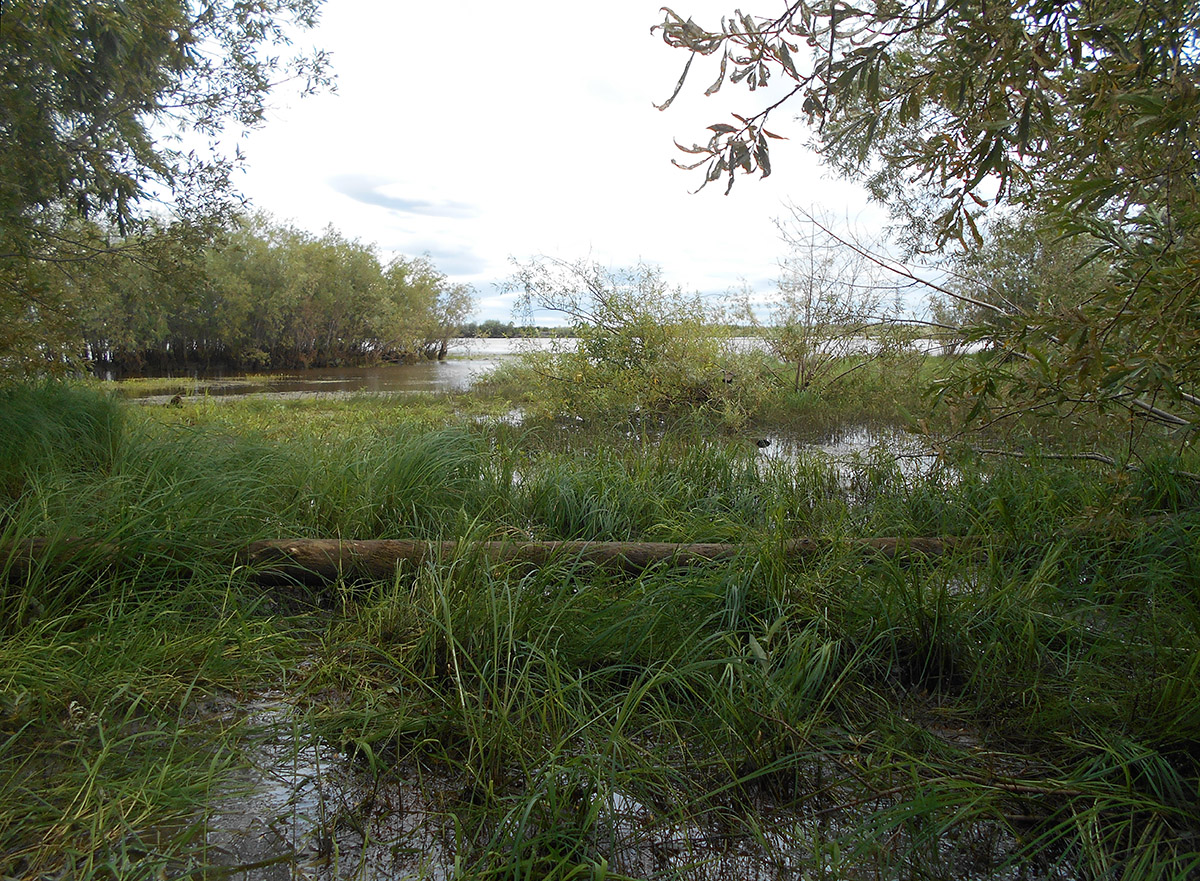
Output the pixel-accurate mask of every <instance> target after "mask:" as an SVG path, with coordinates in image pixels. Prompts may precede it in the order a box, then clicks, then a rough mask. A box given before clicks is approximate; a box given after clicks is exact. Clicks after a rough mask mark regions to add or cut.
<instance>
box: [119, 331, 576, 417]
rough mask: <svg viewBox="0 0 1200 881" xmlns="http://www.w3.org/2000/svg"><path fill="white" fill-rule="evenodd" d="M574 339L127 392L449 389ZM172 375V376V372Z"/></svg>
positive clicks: (484, 342)
mask: <svg viewBox="0 0 1200 881" xmlns="http://www.w3.org/2000/svg"><path fill="white" fill-rule="evenodd" d="M573 342H574V341H573V340H549V339H528V340H525V339H460V340H454V341H453V342H452V343H451V345H450V349H449V355H450V357H448V358H447V359H446V360H445V361H421V362H418V363H416V364H382V365H378V366H375V367H314V368H310V369H307V370H294V371H276V372H272V373H264V374H228V375H227V374H222V373H220V372H214V373H204V372H199V371H197V372H195V373H192V374H190V375H187V376H180V377H178V379H179V385H178V386H177V387H172V386H170V385H167V386H166V387H165V388H164V386H163V384H159V383H156V384H155V385H154V386H153V387H151V388H149V389H147V390H145V391H143V390H139V389H138V387H137V386H136V385H126V386H122V392H123V393H124V394H126V395H128V396H130V397H133V398H137V399H139V400H142V401H143V402H145V403H166V402H167V401H169V400H170V399H171V398H172V397H173V396H174V395H176V394H180V395H184V396H187V395H202V396H211V397H224V396H230V395H251V394H258V395H263V394H265V395H270V396H272V397H280V398H289V397H312V396H314V395H345V394H358V393H365V394H383V393H413V392H425V393H441V394H445V393H449V392H462V391H466V390H467V389H469V388H471V386H472V385H473V384H474V383H475V382H476V380H478V379H479V377H481V376H483V375H485V374H487V373H489V372H490V371H492V370H494V369H495V368H496V367H497V366H498V365H499V364H500V363H501V362H502V361H503V360H504V359H505V358H510V357H513V356H515V355H518V354H520V353H521V352H525V351H529V350H534V349H541V350H546V349H549V348H550V347H551V346H559V347H562V346H564V345H565V346H568V347H569V346H570V345H571V344H572V343H573ZM168 378H170V377H168Z"/></svg>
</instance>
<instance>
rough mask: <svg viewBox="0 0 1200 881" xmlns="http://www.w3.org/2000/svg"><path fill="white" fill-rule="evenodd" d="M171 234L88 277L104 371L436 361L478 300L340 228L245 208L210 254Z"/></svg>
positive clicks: (83, 296) (421, 264) (89, 330)
mask: <svg viewBox="0 0 1200 881" xmlns="http://www.w3.org/2000/svg"><path fill="white" fill-rule="evenodd" d="M169 233H170V230H168V231H167V232H166V233H164V234H160V235H159V236H157V237H155V238H154V240H153V241H152V242H143V243H141V245H139V247H142V248H146V247H150V246H151V245H153V246H154V247H156V248H157V249H158V250H159V251H160V259H159V260H157V261H155V262H154V263H152V264H150V265H147V264H145V263H142V262H135V261H131V260H128V259H124V258H106V259H103V260H100V259H97V260H94V261H91V262H89V264H88V265H87V271H86V273H85V274H84V275H82V276H81V277H79V278H78V279H77V280H76V282H75V285H74V288H75V290H76V293H75V295H74V296H76V297H77V298H78V299H79V300H81V301H83V302H85V303H86V307H85V308H83V309H82V310H81V314H80V315H79V316H78V331H79V333H80V335H81V337H82V339H81V340H80V341H79V343H78V346H79V348H81V349H82V348H86V351H87V352H88V354H89V355H90V358H91V360H92V361H93V363H94V366H95V369H96V370H97V371H101V372H102V371H105V370H114V371H117V372H123V373H129V372H140V371H144V370H153V371H158V372H169V371H178V370H185V369H195V368H204V367H210V368H211V367H225V368H231V369H254V368H258V369H270V368H276V369H284V368H287V369H290V368H297V367H324V366H331V365H339V364H362V363H378V362H379V361H402V360H413V359H417V358H433V357H437V356H438V355H439V354H444V347H445V344H446V341H447V339H448V337H449V336H450V335H451V334H452V333H453V331H454V329H455V327H457V325H458V323H459V322H460V321H461V320H462V319H463V317H465V315H466V313H467V312H468V311H469V310H470V308H471V305H472V302H473V301H472V291H471V289H470V288H469V287H466V286H464V285H456V284H450V283H449V282H448V281H447V279H446V277H445V276H444V275H443V274H442V273H440V272H438V271H437V269H436V268H435V267H434V266H433V265H432V264H431V263H430V261H429V260H428V258H424V257H419V258H415V259H407V258H404V257H396V258H394V259H393V260H392V261H390V262H389V263H388V264H387V265H386V266H384V265H382V264H381V262H380V259H379V255H378V253H377V251H376V249H375V248H374V247H373V246H370V245H366V244H363V243H362V242H360V241H357V240H349V239H346V238H345V237H344V236H343V235H341V234H340V233H339V232H338V231H337V230H335V229H333V228H332V227H330V228H329V229H327V230H325V232H324V233H322V234H321V235H320V236H314V235H311V234H309V233H306V232H304V231H302V230H299V229H296V228H295V227H292V226H289V225H286V224H279V223H276V222H274V221H273V220H272V219H271V218H270V217H268V216H266V215H262V214H260V215H256V216H253V217H244V216H239V217H236V218H234V219H233V220H232V221H231V224H230V226H229V228H228V229H226V230H223V231H222V232H221V233H220V234H219V236H218V237H217V238H216V239H214V240H211V241H209V242H206V243H204V245H203V248H202V250H200V252H199V253H198V255H197V254H193V253H192V252H191V250H190V248H191V245H190V244H189V243H187V242H176V243H172V242H171V240H170V238H169ZM163 266H170V267H172V269H171V271H170V272H165V271H163V270H162V268H161V267H163Z"/></svg>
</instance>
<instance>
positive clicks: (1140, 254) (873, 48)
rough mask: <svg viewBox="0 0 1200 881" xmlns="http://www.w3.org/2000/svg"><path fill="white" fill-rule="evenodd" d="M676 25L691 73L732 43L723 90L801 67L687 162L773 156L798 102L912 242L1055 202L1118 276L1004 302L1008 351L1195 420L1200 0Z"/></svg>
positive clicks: (831, 2)
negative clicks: (786, 113)
mask: <svg viewBox="0 0 1200 881" xmlns="http://www.w3.org/2000/svg"><path fill="white" fill-rule="evenodd" d="M660 28H661V31H662V35H663V38H664V40H665V41H666V42H667V43H668V45H671V46H674V47H678V48H681V49H684V50H687V51H688V52H689V53H690V57H689V59H688V63H687V66H686V67H685V69H684V76H683V77H681V79H680V81H679V85H678V86H677V87H676V91H675V94H678V92H679V90H680V89H681V88H682V87H683V85H684V83H685V81H686V79H687V76H688V74H689V72H690V69H691V67H692V64H693V62H694V61H695V59H696V58H697V57H700V56H712V57H714V58H718V59H719V62H718V63H719V72H718V76H717V80H716V82H715V83H714V84H713V85H712V86H711V87H710V89H709V92H710V93H711V92H712V91H715V90H717V89H719V88H721V86H722V85H723V84H724V83H725V82H726V81H727V80H728V81H731V82H742V83H746V84H747V85H749V86H750V88H752V89H757V88H762V87H765V86H768V85H769V84H770V82H771V80H772V78H777V79H778V78H782V80H783V81H784V83H785V84H786V90H785V91H784V93H783V94H781V95H778V96H775V97H773V98H772V100H771V102H770V103H769V104H768V105H767V106H766V107H764V108H763V109H762V110H760V111H759V112H757V113H755V114H753V115H749V116H736V117H734V119H733V120H732V122H728V123H725V122H722V123H717V124H714V125H713V126H711V127H710V132H711V135H710V137H709V140H708V142H707V143H706V144H697V145H694V146H692V147H687V148H684V149H685V151H686V152H687V153H688V154H689V155H690V156H692V157H694V158H693V159H692V160H691V161H690V162H687V163H681V164H683V165H685V166H686V167H692V168H699V167H701V166H703V167H704V169H705V182H706V183H707V182H710V181H715V180H718V179H721V178H722V177H724V178H726V179H727V180H728V185H729V186H732V183H733V180H734V177H735V176H736V175H737V174H739V173H753V172H759V173H761V174H763V175H766V174H769V173H770V168H771V166H770V139H771V133H770V132H769V131H768V130H767V129H766V125H767V123H768V121H769V118H770V116H771V114H773V113H775V112H776V111H778V110H779V108H781V107H783V106H791V107H796V109H798V110H799V111H800V112H801V113H802V114H803V115H805V116H806V117H807V118H808V120H809V121H810V123H811V124H812V125H813V126H814V129H815V133H816V137H815V139H814V142H815V145H816V147H817V149H818V150H819V151H820V152H821V153H822V155H823V156H825V158H826V159H827V161H829V162H830V163H831V164H832V165H833V166H834V167H836V168H838V169H839V170H841V171H843V172H845V173H847V174H853V175H856V176H859V177H860V178H862V179H863V180H865V181H866V183H867V185H868V187H869V188H870V190H871V192H872V194H873V195H874V196H875V198H877V199H879V200H880V201H882V202H884V203H886V204H888V205H889V206H890V207H891V209H892V211H893V212H894V214H895V216H896V217H897V218H899V219H901V220H903V221H905V223H906V227H905V228H906V230H907V233H908V244H909V246H910V247H911V248H913V249H924V248H929V249H934V250H940V249H943V248H945V247H946V246H947V245H948V244H949V243H951V242H957V243H959V245H960V246H962V247H963V248H968V247H979V246H980V245H981V244H982V243H983V242H984V231H983V230H982V229H981V223H980V221H981V218H982V217H983V215H984V214H985V212H988V211H990V210H993V209H994V207H995V206H996V205H997V204H999V203H1002V202H1009V203H1012V204H1014V205H1016V206H1019V207H1022V208H1024V209H1026V210H1030V211H1032V212H1034V213H1036V214H1038V215H1040V216H1041V217H1043V218H1045V219H1046V220H1047V222H1048V224H1050V226H1051V227H1052V229H1053V232H1054V235H1055V236H1064V235H1065V236H1087V237H1089V238H1090V239H1091V241H1092V242H1094V243H1095V247H1094V248H1093V249H1092V251H1091V252H1090V254H1089V255H1088V256H1089V257H1090V259H1094V260H1097V261H1099V263H1100V265H1101V266H1102V267H1104V271H1105V273H1107V281H1106V283H1105V284H1103V285H1101V286H1100V287H1098V288H1097V289H1096V290H1095V291H1093V292H1092V293H1091V294H1090V295H1089V296H1088V297H1087V298H1086V299H1085V300H1084V301H1082V302H1081V303H1080V304H1079V305H1078V307H1077V308H1076V309H1074V310H1055V309H1043V308H1040V307H1037V306H1035V307H1034V308H1031V309H1024V308H1023V309H1020V310H1016V311H1014V312H1013V313H1012V314H1011V317H1010V318H1009V319H1008V320H1007V321H1004V322H997V324H996V326H995V327H993V329H992V333H993V336H1000V335H1002V336H1003V337H1004V338H1005V345H1004V346H1003V347H995V348H994V349H993V351H999V350H1000V349H1004V351H1005V355H1004V356H1003V357H1004V359H1005V360H1004V364H1003V369H1004V370H1008V368H1009V367H1013V366H1015V367H1016V369H1017V372H1019V373H1021V374H1022V376H1021V378H1020V379H1019V380H1017V382H1018V383H1019V384H1024V385H1026V386H1028V385H1029V384H1030V383H1032V384H1033V385H1034V386H1040V387H1041V389H1042V391H1043V393H1044V395H1045V396H1046V397H1048V398H1055V399H1058V400H1060V401H1061V402H1062V403H1063V404H1065V405H1067V407H1068V411H1069V410H1070V409H1071V408H1072V407H1078V405H1081V404H1082V405H1085V406H1086V408H1088V409H1100V410H1110V409H1117V410H1122V411H1126V412H1129V413H1133V414H1136V415H1139V416H1141V417H1143V418H1146V419H1150V420H1152V421H1155V422H1158V423H1162V424H1167V425H1171V426H1174V427H1177V428H1183V429H1185V430H1191V429H1192V428H1193V427H1195V426H1196V424H1197V419H1198V418H1200V397H1198V395H1197V393H1198V391H1200V359H1196V358H1194V357H1193V355H1192V353H1193V352H1194V351H1196V348H1197V346H1200V321H1197V315H1198V314H1200V125H1198V124H1197V123H1198V121H1200V120H1198V115H1200V51H1198V50H1200V44H1198V41H1197V36H1196V35H1197V33H1200V4H1197V3H1196V2H1195V0H1152V2H1149V3H1143V2H1135V0H1099V2H1091V0H1088V2H1084V0H1002V2H996V0H929V2H921V3H904V2H895V0H873V2H867V3H864V4H857V5H851V4H849V3H847V2H844V0H819V2H808V0H799V2H792V3H789V4H788V5H787V6H786V7H785V9H784V11H783V12H782V13H781V14H779V15H778V16H775V17H771V18H763V17H754V16H750V15H745V14H741V13H737V14H734V15H733V16H731V17H729V18H727V19H724V20H723V21H722V22H721V25H720V27H719V28H718V29H716V30H707V29H705V28H702V27H700V26H698V25H697V24H695V23H694V22H692V21H691V20H690V19H688V20H685V19H684V18H683V17H681V16H680V15H678V14H677V13H675V12H673V11H670V10H668V11H667V14H666V19H665V21H664V22H663V24H662V25H661V26H660ZM673 97H674V96H672V99H673ZM669 103H670V99H669V100H668V101H667V102H666V103H665V104H664V105H663V106H664V107H665V106H667V105H669ZM993 314H995V313H993ZM1000 325H1003V326H1002V327H1001V326H1000ZM997 357H999V356H997ZM1034 364H1036V365H1037V366H1036V369H1035V370H1026V369H1025V368H1026V367H1028V366H1029V365H1034ZM985 366H986V367H987V369H991V368H992V367H997V368H999V367H1000V366H1001V365H999V364H997V363H993V364H991V365H990V366H987V365H985ZM994 379H996V377H995V376H992V377H990V378H988V379H987V381H983V382H978V383H975V384H974V387H975V388H977V389H979V393H980V394H983V395H985V396H986V395H989V394H997V395H998V394H1000V393H1001V392H1002V391H1003V389H1004V388H1005V387H1006V382H996V381H992V380H994ZM1010 387H1011V386H1010Z"/></svg>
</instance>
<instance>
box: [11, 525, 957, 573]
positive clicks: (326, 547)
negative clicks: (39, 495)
mask: <svg viewBox="0 0 1200 881" xmlns="http://www.w3.org/2000/svg"><path fill="white" fill-rule="evenodd" d="M973 544H974V543H973V542H972V540H971V539H969V538H956V537H953V536H948V537H943V538H848V539H819V538H799V539H792V540H790V541H785V542H783V543H782V544H781V545H780V546H779V547H780V550H781V551H782V553H783V555H784V556H785V557H789V558H803V557H811V556H814V555H816V554H819V553H822V552H824V551H828V550H831V549H833V548H836V547H843V548H850V549H853V550H857V551H860V552H863V553H867V554H878V555H881V556H884V557H889V558H894V557H903V556H924V557H932V556H939V555H941V554H945V553H948V552H950V551H953V550H955V549H959V548H964V547H967V546H969V545H973ZM460 545H462V547H460ZM756 548H757V546H755V545H750V544H716V543H709V544H679V543H675V542H627V541H481V542H465V543H460V542H456V541H409V540H404V539H377V540H365V541H349V540H340V539H323V538H293V539H275V540H270V541H256V542H252V543H251V544H249V545H247V546H246V547H245V548H243V549H241V550H240V551H238V552H237V553H236V554H235V555H234V556H235V558H236V561H237V562H238V563H239V564H241V565H245V566H248V567H250V568H251V569H252V570H254V572H255V574H256V577H257V578H258V579H259V580H260V581H267V582H280V581H300V582H312V583H319V582H325V581H332V580H335V579H337V578H340V577H368V578H390V577H391V576H392V575H393V574H394V573H395V571H396V567H397V566H399V565H401V564H402V563H408V564H412V565H420V564H422V563H425V562H430V561H438V560H449V559H453V558H454V557H456V556H472V555H477V556H479V557H482V558H484V559H486V560H488V561H490V562H496V563H524V564H528V565H531V566H543V565H545V564H547V563H549V562H551V561H562V562H571V561H578V562H582V563H588V564H592V565H597V566H603V567H606V568H614V569H623V570H625V571H627V572H639V571H641V570H643V569H646V568H647V567H649V566H652V565H655V564H664V565H670V566H693V565H697V564H701V563H705V562H709V561H713V560H724V559H729V558H731V557H736V556H737V555H738V554H742V553H746V552H747V551H753V550H755V549H756ZM130 553H133V554H134V555H137V554H138V552H136V551H131V549H129V548H121V547H120V546H119V545H115V544H108V543H103V542H93V541H88V540H85V539H57V540H49V539H41V538H39V539H30V540H27V541H22V542H17V543H15V544H11V545H7V546H0V573H7V574H8V576H9V577H12V576H17V577H25V576H27V575H28V574H29V573H31V572H33V571H35V570H36V569H37V568H38V567H40V566H43V565H45V564H47V563H51V562H53V563H56V564H60V565H61V564H64V563H65V564H70V563H76V564H77V565H79V566H80V567H81V568H91V567H97V566H103V565H105V564H106V563H108V562H112V561H115V560H117V559H119V558H121V557H122V556H126V555H128V554H130ZM141 553H153V554H154V556H156V557H158V558H161V559H172V560H174V561H175V562H176V563H178V564H180V565H186V562H185V560H184V559H183V557H182V555H181V554H179V553H177V552H176V551H175V549H173V548H171V547H170V546H169V545H167V544H165V543H164V544H163V545H162V546H160V547H154V548H152V549H151V548H146V549H143V550H142V551H141ZM0 577H2V576H0Z"/></svg>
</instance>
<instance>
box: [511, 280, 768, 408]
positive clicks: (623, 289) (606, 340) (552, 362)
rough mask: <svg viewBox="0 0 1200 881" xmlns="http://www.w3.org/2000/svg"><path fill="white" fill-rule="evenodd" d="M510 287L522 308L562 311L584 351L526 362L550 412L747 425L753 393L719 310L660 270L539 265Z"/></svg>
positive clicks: (565, 350) (531, 356)
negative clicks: (710, 418) (705, 418)
mask: <svg viewBox="0 0 1200 881" xmlns="http://www.w3.org/2000/svg"><path fill="white" fill-rule="evenodd" d="M509 287H510V288H511V289H513V290H516V291H518V292H520V293H521V296H522V298H523V299H522V301H521V307H522V308H524V309H525V310H527V311H528V312H530V313H531V314H532V313H533V312H534V311H536V310H548V311H551V312H558V313H561V314H563V315H565V316H566V318H567V319H568V321H569V322H570V327H571V332H572V336H573V337H574V338H575V344H574V345H573V346H572V345H569V344H565V345H563V346H560V347H558V348H557V349H555V350H554V351H551V352H550V353H537V352H530V353H527V354H526V355H525V361H526V364H527V368H526V372H525V375H526V376H530V374H532V376H530V379H534V378H536V380H535V381H536V382H537V386H536V389H537V390H536V393H535V394H533V395H531V400H532V401H533V402H534V404H535V406H536V407H537V409H538V411H539V412H540V413H543V414H546V415H550V416H567V417H575V418H579V419H585V418H587V419H591V418H611V417H614V416H617V417H626V418H632V419H634V420H639V419H643V418H650V417H660V416H672V415H681V414H684V413H693V414H696V413H699V414H709V413H713V414H717V415H718V416H719V417H721V418H723V419H725V420H726V421H728V422H729V423H731V424H735V425H736V424H740V423H741V422H743V421H744V420H745V417H746V412H747V408H746V406H745V397H746V395H747V394H748V393H752V391H753V389H752V388H751V387H749V386H748V384H745V383H740V384H739V383H737V382H736V381H735V380H736V378H737V377H738V376H739V375H742V374H743V372H742V371H741V370H740V369H739V367H738V364H737V357H736V355H735V353H733V352H732V351H731V350H730V349H729V347H728V345H727V344H726V341H727V339H728V337H729V330H728V328H726V327H724V326H723V324H722V322H721V319H722V317H723V316H722V315H721V313H720V311H719V310H717V309H715V308H714V307H712V306H711V305H709V304H707V303H706V302H704V301H703V300H702V299H701V298H700V297H699V296H695V295H688V294H686V293H684V292H683V291H681V290H679V289H678V288H670V287H668V286H667V285H666V284H665V283H664V282H663V280H662V276H661V273H660V271H659V270H658V269H656V268H654V267H651V266H646V265H641V266H638V267H635V268H634V269H630V270H616V271H611V270H607V269H604V268H602V267H600V266H598V265H595V264H589V263H574V264H565V263H559V262H554V261H547V260H542V261H537V262H534V263H531V264H529V265H528V266H523V267H521V268H520V270H519V271H518V273H517V274H516V276H515V277H514V278H513V279H512V280H511V281H510V282H509Z"/></svg>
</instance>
